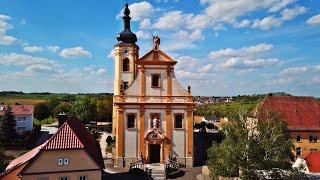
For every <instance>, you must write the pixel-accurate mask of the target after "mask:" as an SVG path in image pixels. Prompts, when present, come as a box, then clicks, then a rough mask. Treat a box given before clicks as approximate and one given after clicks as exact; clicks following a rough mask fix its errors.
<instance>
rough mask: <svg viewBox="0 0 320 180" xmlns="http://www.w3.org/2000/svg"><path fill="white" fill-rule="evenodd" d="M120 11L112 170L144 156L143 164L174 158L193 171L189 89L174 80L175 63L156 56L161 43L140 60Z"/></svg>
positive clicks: (156, 39) (155, 43)
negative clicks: (121, 18)
mask: <svg viewBox="0 0 320 180" xmlns="http://www.w3.org/2000/svg"><path fill="white" fill-rule="evenodd" d="M129 15H130V10H129V8H128V5H126V7H125V9H124V16H123V21H124V30H123V31H122V32H121V33H120V34H119V35H118V36H117V39H118V43H117V44H116V45H115V46H114V55H115V76H114V78H115V79H114V96H113V102H114V106H113V108H114V109H113V133H114V136H116V152H115V154H114V156H115V166H123V165H126V166H128V165H130V162H132V161H137V160H138V159H139V158H140V157H141V156H143V157H144V158H145V159H146V160H147V162H148V163H165V161H166V159H168V158H169V157H170V156H174V157H175V158H176V159H177V161H178V162H179V163H181V164H183V165H185V166H187V167H192V166H193V108H194V102H193V98H192V95H191V88H190V87H188V89H185V88H183V87H182V86H181V85H180V84H179V82H178V79H177V78H176V76H175V73H174V68H175V65H176V64H177V61H175V60H174V59H172V58H171V57H169V56H168V55H167V54H165V53H164V52H163V51H161V50H160V47H159V46H160V38H159V37H158V36H154V37H153V48H152V49H151V50H150V51H149V52H148V53H147V54H145V55H144V56H142V57H141V58H139V47H138V46H137V45H136V42H137V37H136V35H135V34H134V33H133V32H131V29H130V19H131V18H130V16H129Z"/></svg>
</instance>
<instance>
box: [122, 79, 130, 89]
mask: <svg viewBox="0 0 320 180" xmlns="http://www.w3.org/2000/svg"><path fill="white" fill-rule="evenodd" d="M128 87H129V82H126V81H125V82H123V89H127V88H128Z"/></svg>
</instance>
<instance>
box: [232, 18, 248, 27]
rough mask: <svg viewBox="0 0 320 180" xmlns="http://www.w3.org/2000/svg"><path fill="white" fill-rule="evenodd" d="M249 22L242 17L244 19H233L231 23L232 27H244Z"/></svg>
mask: <svg viewBox="0 0 320 180" xmlns="http://www.w3.org/2000/svg"><path fill="white" fill-rule="evenodd" d="M250 24H251V21H250V20H248V19H244V20H242V21H240V22H237V21H235V22H234V23H233V27H235V28H245V27H248V26H250Z"/></svg>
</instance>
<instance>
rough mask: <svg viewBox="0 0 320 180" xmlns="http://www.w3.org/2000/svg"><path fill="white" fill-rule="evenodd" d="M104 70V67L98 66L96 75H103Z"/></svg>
mask: <svg viewBox="0 0 320 180" xmlns="http://www.w3.org/2000/svg"><path fill="white" fill-rule="evenodd" d="M106 72H107V70H106V69H104V68H100V69H98V71H97V75H104V74H105V73H106Z"/></svg>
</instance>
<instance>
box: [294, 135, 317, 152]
mask: <svg viewBox="0 0 320 180" xmlns="http://www.w3.org/2000/svg"><path fill="white" fill-rule="evenodd" d="M298 135H300V137H301V141H300V142H297V140H296V139H297V136H298ZM310 135H316V136H317V137H318V138H320V131H291V132H290V136H291V138H292V140H293V143H294V146H295V149H296V148H297V147H301V149H302V154H301V157H305V156H307V155H308V154H309V152H310V149H317V150H318V151H320V139H318V141H317V142H315V143H313V142H309V136H310ZM295 149H294V153H295V155H296V151H295Z"/></svg>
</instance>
